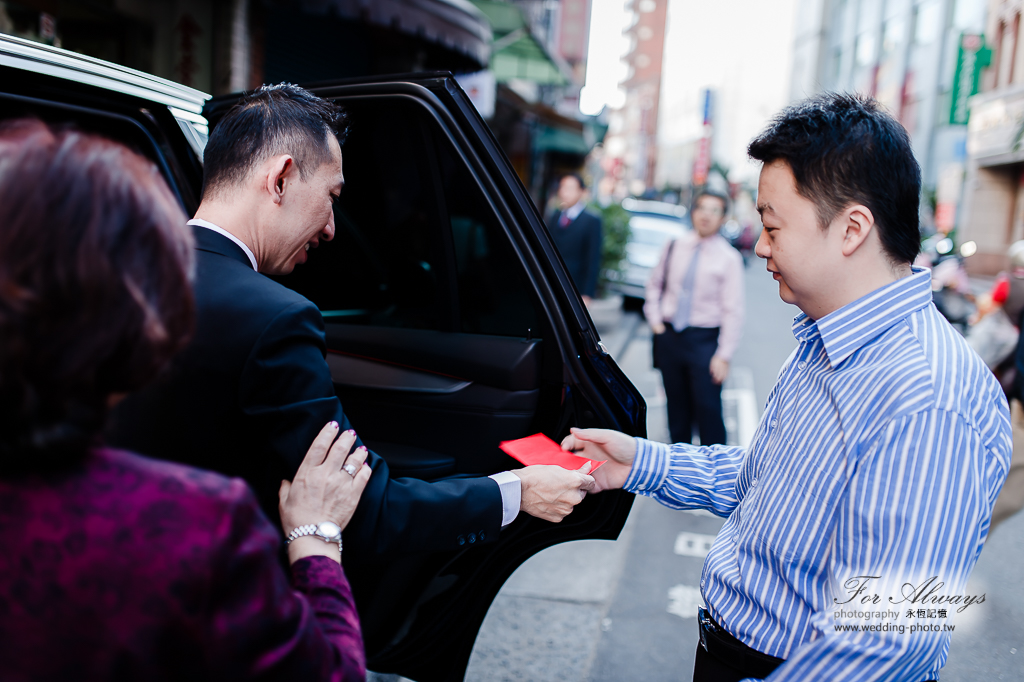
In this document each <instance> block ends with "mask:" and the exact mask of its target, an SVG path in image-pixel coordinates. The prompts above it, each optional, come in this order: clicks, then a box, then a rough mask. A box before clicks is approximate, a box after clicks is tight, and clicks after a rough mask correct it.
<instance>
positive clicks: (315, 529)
mask: <svg viewBox="0 0 1024 682" xmlns="http://www.w3.org/2000/svg"><path fill="white" fill-rule="evenodd" d="M306 535H315V536H316V537H318V538H320V539H321V540H323V541H324V542H337V543H338V551H339V552H340V551H341V528H340V527H339V526H338V524H336V523H334V522H332V521H324V522H323V523H317V524H312V523H310V524H307V525H305V526H299V527H298V528H296V529H295V530H293V531H292V532H291V533H288V539H287V540H285V541H284V544H286V545H288V544H291V541H292V540H294V539H296V538H301V537H303V536H306Z"/></svg>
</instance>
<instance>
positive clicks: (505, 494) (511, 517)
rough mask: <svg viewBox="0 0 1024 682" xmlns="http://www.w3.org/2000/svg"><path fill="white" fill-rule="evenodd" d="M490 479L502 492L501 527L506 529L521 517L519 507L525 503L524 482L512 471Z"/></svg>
mask: <svg viewBox="0 0 1024 682" xmlns="http://www.w3.org/2000/svg"><path fill="white" fill-rule="evenodd" d="M488 478H490V479H493V480H494V482H495V483H497V484H498V490H500V491H501V527H502V528H504V527H505V526H507V525H508V524H510V523H512V522H513V521H515V520H516V516H518V515H519V506H520V505H521V504H522V502H523V482H522V481H521V480H519V477H518V476H516V475H515V474H514V473H512V472H511V471H502V472H501V473H500V474H494V475H493V476H488Z"/></svg>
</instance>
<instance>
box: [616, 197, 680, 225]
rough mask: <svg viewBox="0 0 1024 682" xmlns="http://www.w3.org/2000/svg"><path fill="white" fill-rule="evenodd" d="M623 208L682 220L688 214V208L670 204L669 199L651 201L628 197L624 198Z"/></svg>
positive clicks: (633, 211) (632, 211) (631, 211)
mask: <svg viewBox="0 0 1024 682" xmlns="http://www.w3.org/2000/svg"><path fill="white" fill-rule="evenodd" d="M622 208H624V209H626V210H627V211H629V212H630V213H648V214H652V215H660V216H664V217H666V218H671V219H673V220H682V219H683V217H684V216H686V208H684V207H683V206H680V205H678V204H670V203H668V202H667V201H650V200H647V199H635V198H633V197H626V198H625V199H623V200H622Z"/></svg>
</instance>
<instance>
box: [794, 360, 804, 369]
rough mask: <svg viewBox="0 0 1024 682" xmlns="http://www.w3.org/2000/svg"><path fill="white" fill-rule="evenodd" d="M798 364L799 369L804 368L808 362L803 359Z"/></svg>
mask: <svg viewBox="0 0 1024 682" xmlns="http://www.w3.org/2000/svg"><path fill="white" fill-rule="evenodd" d="M796 366H797V369H804V368H805V367H807V363H806V362H804V361H803V360H801V361H800V362H798V363H796Z"/></svg>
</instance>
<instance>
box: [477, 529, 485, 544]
mask: <svg viewBox="0 0 1024 682" xmlns="http://www.w3.org/2000/svg"><path fill="white" fill-rule="evenodd" d="M476 536H477V537H478V538H480V542H483V541H484V532H483V531H480V532H479V533H477V534H476Z"/></svg>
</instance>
